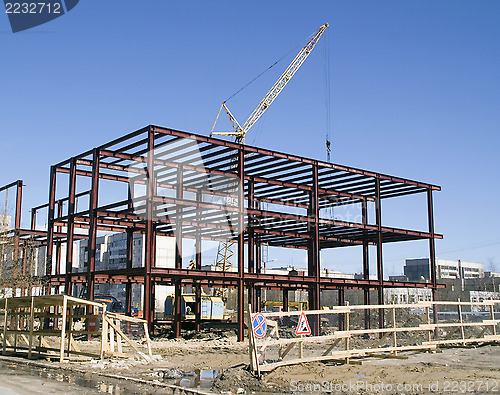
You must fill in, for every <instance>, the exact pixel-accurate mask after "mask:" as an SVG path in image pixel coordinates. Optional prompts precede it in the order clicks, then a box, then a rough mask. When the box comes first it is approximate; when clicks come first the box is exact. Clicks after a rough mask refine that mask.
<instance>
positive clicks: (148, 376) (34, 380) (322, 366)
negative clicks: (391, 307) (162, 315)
mask: <svg viewBox="0 0 500 395" xmlns="http://www.w3.org/2000/svg"><path fill="white" fill-rule="evenodd" d="M81 346H82V348H83V347H87V348H96V349H97V348H98V346H99V342H98V341H97V340H96V341H94V342H91V343H85V344H84V342H82V344H81ZM153 353H154V354H155V355H157V357H156V358H155V359H154V360H153V361H150V362H145V361H142V360H106V361H99V360H90V361H85V362H71V363H64V364H59V363H57V362H46V361H44V362H43V363H44V364H45V365H46V366H47V368H48V370H47V371H51V368H50V367H55V368H62V369H64V370H60V371H59V372H60V374H62V375H63V376H64V377H71V376H72V375H74V376H75V377H77V378H79V379H82V376H84V377H83V382H87V390H88V391H96V390H97V392H105V393H114V394H128V393H176V390H175V388H174V387H159V386H158V385H172V386H175V385H184V386H188V387H195V388H198V389H199V390H200V391H202V392H212V393H218V394H221V393H224V394H226V393H231V392H232V393H247V394H251V393H255V394H262V393H321V392H322V393H327V392H329V393H346V394H371V393H384V394H386V393H387V394H407V393H408V394H426V393H500V346H498V345H478V346H476V347H470V348H463V347H456V348H445V349H441V350H439V352H431V353H424V352H408V353H401V354H400V356H401V357H402V358H397V359H395V358H375V357H371V358H364V359H362V360H358V361H355V363H358V364H353V365H345V364H335V363H333V362H329V363H320V362H318V363H308V364H302V365H294V366H285V367H280V368H278V369H276V370H274V371H273V372H271V373H267V374H264V375H263V376H262V378H261V379H257V378H256V377H255V376H254V375H253V374H251V373H250V372H249V371H248V370H247V369H246V365H248V363H249V358H248V345H247V343H237V342H236V337H235V336H233V335H231V336H225V335H220V336H217V335H215V336H211V337H210V338H207V339H191V340H175V339H158V340H154V341H153ZM5 364H6V362H5V361H4V362H2V366H0V369H1V371H2V379H3V380H2V381H1V382H0V393H2V394H3V393H5V394H18V393H42V392H43V393H69V392H74V393H95V392H81V391H82V388H81V387H82V386H81V385H80V384H81V383H80V384H79V383H78V380H74V379H73V381H72V382H69V381H68V380H67V379H61V378H59V379H58V380H59V384H61V385H64V386H65V387H64V388H60V389H59V390H57V389H56V390H54V388H52V387H51V385H56V384H54V381H56V380H52V382H50V383H48V381H50V380H48V377H47V376H46V375H45V377H44V376H43V375H41V376H40V375H39V376H38V377H36V375H35V376H33V375H32V377H31V379H29V378H28V379H26V377H24V376H23V378H22V380H21V384H22V387H25V388H27V389H28V388H30V390H29V391H26V392H19V391H18V390H19V382H17V383H16V380H15V379H16V377H15V376H16V375H15V374H14V373H13V371H15V370H16V369H14V368H12V367H10V368H9V367H8V365H5ZM19 366H20V365H19ZM33 369H35V368H33ZM36 369H39V368H36ZM61 372H62V373H61ZM25 373H26V372H24V373H23V372H21V373H20V374H21V375H23V374H25ZM106 375H112V376H116V377H130V378H135V379H139V380H141V381H139V382H137V381H136V382H133V381H127V380H118V379H117V380H115V382H114V384H113V383H112V384H111V387H110V386H109V385H110V384H109V380H108V381H106ZM215 376H217V378H215V379H213V377H215ZM85 377H86V379H85ZM89 377H90V379H89ZM52 378H54V377H52ZM56 379H57V377H56ZM9 380H10V381H9ZM85 380H86V381H85ZM18 381H19V380H18ZM70 381H71V380H70ZM80 381H81V380H80ZM89 381H90V382H91V383H92V384H91V385H88V382H89ZM103 383H104V384H103ZM147 383H150V384H158V385H156V386H154V385H147ZM99 385H100V386H101V387H102V388H103V390H100V389H99ZM113 385H114V386H115V387H113ZM68 386H69V387H68ZM90 387H91V388H90ZM42 388H43V390H42ZM117 388H118V389H119V390H117ZM9 391H10V392H9ZM16 391H18V392H16ZM37 391H38V392H37ZM177 392H179V391H177Z"/></svg>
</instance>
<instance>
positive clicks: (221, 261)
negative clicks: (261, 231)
mask: <svg viewBox="0 0 500 395" xmlns="http://www.w3.org/2000/svg"><path fill="white" fill-rule="evenodd" d="M327 27H328V23H325V24H324V25H322V26H321V27H320V28H319V30H318V31H317V32H316V33H314V34H313V35H312V38H311V39H310V40H309V41H308V42H307V44H306V45H305V46H304V47H303V48H302V49H301V50H300V52H299V53H298V54H297V56H295V58H294V59H293V61H292V62H291V63H290V65H289V66H288V67H287V68H286V70H285V71H284V72H283V74H282V75H281V76H280V77H279V78H278V80H277V81H276V82H275V84H274V85H273V86H272V87H271V89H270V90H269V91H268V92H267V94H266V95H265V96H264V98H263V99H262V100H261V102H260V103H259V105H258V106H257V107H256V108H255V110H253V112H252V113H251V114H250V116H249V117H248V119H247V120H246V122H245V123H244V124H243V126H241V125H240V123H239V122H238V121H237V119H236V118H235V117H234V115H233V114H232V113H231V111H230V110H229V108H228V106H227V104H226V102H227V100H226V101H223V102H222V104H221V106H220V108H219V113H218V114H217V117H216V119H215V122H214V125H213V127H212V130H211V132H210V135H211V136H212V135H225V136H233V137H234V138H235V141H236V142H237V143H240V144H245V136H246V133H247V132H248V131H249V130H250V128H251V127H252V126H253V125H254V124H255V123H256V122H257V121H258V120H259V118H260V117H261V116H262V114H264V112H265V111H266V110H267V109H268V108H269V106H270V105H271V104H272V102H273V101H274V100H275V99H276V97H278V95H279V94H280V93H281V91H282V90H283V88H284V87H285V86H286V84H288V82H289V81H290V80H291V78H292V77H293V76H294V74H295V73H296V72H297V70H298V69H299V68H300V66H302V64H303V63H304V62H305V60H306V59H307V57H308V56H309V55H310V54H311V52H312V50H313V49H314V47H315V46H316V44H317V43H318V41H319V39H320V38H321V36H322V34H323V33H324V31H325V29H326V28H327ZM273 66H274V65H273ZM271 67H272V66H271ZM233 96H234V95H233ZM222 109H224V110H225V112H226V114H227V116H228V117H229V121H230V122H231V125H232V127H233V129H234V131H230V132H215V131H214V128H215V125H216V123H217V120H218V119H219V115H220V114H221V111H222ZM235 166H236V164H235ZM234 244H235V241H234V240H228V241H225V242H221V243H220V244H219V247H218V249H217V257H216V261H215V266H216V268H217V269H218V270H221V271H228V270H230V269H231V268H232V262H231V260H232V257H233V255H234ZM219 295H220V296H223V297H224V296H225V294H224V292H222V293H220V292H219Z"/></svg>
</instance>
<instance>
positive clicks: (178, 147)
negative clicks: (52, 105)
mask: <svg viewBox="0 0 500 395" xmlns="http://www.w3.org/2000/svg"><path fill="white" fill-rule="evenodd" d="M50 174H51V176H50V188H49V202H48V204H47V205H43V206H39V207H36V208H34V209H33V210H32V224H31V230H32V232H33V235H35V236H37V237H38V236H39V235H38V233H39V231H35V229H36V223H35V222H36V215H37V212H38V211H39V210H41V209H44V208H47V207H48V226H47V232H46V240H45V243H46V246H47V265H46V275H47V276H48V277H49V278H50V281H51V284H52V286H64V293H66V294H68V295H71V294H72V292H73V289H74V286H75V285H85V286H86V292H87V297H88V298H89V299H92V298H93V295H94V287H95V284H96V283H117V284H126V292H127V302H126V304H127V309H128V310H129V311H130V308H131V306H130V303H131V302H130V301H131V293H132V284H143V285H144V307H143V308H144V317H145V319H146V320H147V321H148V323H149V325H150V330H153V323H154V300H155V298H154V289H155V285H173V286H175V300H176V301H177V302H179V301H180V297H181V290H182V287H183V286H193V287H194V289H195V290H196V294H197V296H198V297H197V311H195V313H196V317H197V320H196V324H197V326H199V322H200V307H199V303H200V299H201V286H210V287H227V288H236V289H237V294H238V302H237V304H238V306H237V315H238V338H239V340H243V336H244V310H245V305H246V303H245V300H244V299H245V290H247V295H248V303H250V305H251V306H252V310H253V311H256V310H258V308H259V306H260V291H261V289H263V288H274V289H281V290H283V306H284V308H285V309H286V307H287V305H288V303H287V301H288V291H290V290H297V289H300V290H305V291H307V292H308V295H309V305H310V308H311V309H313V310H314V309H319V308H320V295H321V291H322V290H333V289H335V290H338V292H339V303H343V294H344V290H345V289H347V288H356V289H362V290H363V291H364V295H365V304H369V303H370V300H369V291H370V290H377V291H378V304H383V289H384V288H385V287H426V288H431V289H432V290H433V295H434V297H435V295H436V289H437V288H438V287H440V285H439V284H437V282H436V273H435V267H434V265H431V272H432V273H431V282H430V283H414V282H402V281H385V280H384V279H383V254H382V248H383V244H384V243H392V242H398V241H408V240H428V242H429V256H430V258H431V262H434V258H435V248H434V241H435V239H440V238H442V236H441V235H439V234H436V233H435V231H434V218H433V191H439V190H440V187H439V186H436V185H431V184H427V183H422V182H418V181H412V180H408V179H403V178H399V177H394V176H389V175H385V174H380V173H375V172H371V171H366V170H360V169H356V168H352V167H347V166H342V165H337V164H331V163H326V162H322V161H318V160H312V159H307V158H303V157H300V156H296V155H289V154H285V153H281V152H276V151H271V150H267V149H262V148H257V147H252V146H247V145H241V144H237V143H232V142H229V141H225V140H220V139H215V138H210V137H206V136H201V135H196V134H192V133H188V132H183V131H178V130H172V129H166V128H163V127H158V126H152V125H150V126H147V127H145V128H143V129H140V130H137V131H135V132H133V133H130V134H128V135H126V136H123V137H121V138H119V139H116V140H114V141H112V142H110V143H107V144H104V145H102V146H100V147H97V148H95V149H93V150H91V151H88V152H85V153H83V154H81V155H78V156H75V157H73V158H70V159H68V160H66V161H64V162H61V163H59V164H57V165H54V166H52V168H51V173H50ZM58 174H66V175H67V177H68V182H67V184H66V183H65V184H64V185H68V187H67V188H68V189H67V191H65V193H64V197H63V198H61V199H57V200H56V191H57V192H58V195H60V189H61V187H59V189H58V182H56V180H57V178H58V177H57V176H58ZM83 179H87V181H85V182H86V184H85V185H87V184H89V185H90V188H89V189H88V190H85V191H82V192H79V193H77V190H78V189H77V181H78V183H80V182H81V181H80V180H82V181H83ZM105 181H106V182H112V183H118V184H120V183H125V184H128V187H127V190H128V193H127V195H128V196H124V198H123V199H117V200H116V201H114V202H113V203H111V204H100V203H99V201H100V199H99V198H100V189H101V184H102V183H103V182H105ZM118 184H117V185H118ZM117 189H118V187H117ZM409 194H425V195H426V199H427V213H428V221H427V222H428V231H414V230H408V229H400V228H393V227H387V226H383V225H382V212H381V201H382V200H383V199H388V198H396V197H400V196H404V195H409ZM82 198H87V199H88V201H89V203H88V207H82V205H81V204H79V205H78V206H79V207H78V208H77V205H76V202H77V200H78V199H82ZM102 200H103V199H102V197H101V201H102ZM345 205H353V207H354V208H356V209H357V210H360V211H361V218H362V220H361V221H360V222H359V223H358V222H348V221H339V220H336V219H332V218H327V215H325V213H324V211H325V210H324V209H328V208H330V207H338V206H345ZM264 207H265V209H264ZM372 207H373V208H374V215H373V216H372V215H370V218H375V221H374V223H370V222H369V220H368V211H369V209H370V208H372ZM17 226H18V224H17V222H16V227H17ZM100 231H111V232H126V233H127V235H128V237H127V263H126V265H124V267H123V269H119V270H105V271H96V270H95V269H96V265H95V262H96V238H97V234H98V232H100ZM137 232H140V233H143V234H145V247H144V248H145V263H144V266H143V267H140V268H133V267H132V264H131V262H132V251H133V243H132V239H133V234H134V233H137ZM157 235H162V236H172V237H176V238H177V240H178V242H177V243H176V245H177V247H176V259H175V268H164V267H157V265H156V264H155V239H156V236H157ZM185 238H191V239H193V240H195V246H196V259H195V262H196V268H195V269H194V270H190V269H187V268H183V267H182V255H183V252H182V242H179V240H182V239H185ZM228 238H229V239H232V240H236V241H237V248H236V251H235V258H236V259H235V261H236V263H237V272H229V271H228V272H220V271H207V270H202V269H201V255H202V252H203V249H202V243H203V242H204V241H206V240H212V241H227V240H228ZM77 239H88V267H87V271H86V272H85V273H73V272H72V269H73V268H72V260H73V248H74V247H73V245H74V241H75V240H77ZM61 243H66V244H67V248H66V260H65V261H66V270H65V274H61V273H62V270H61V268H60V265H61V259H60V257H59V258H58V256H57V254H58V251H57V249H58V246H60V245H61ZM262 245H269V246H275V247H289V248H299V249H304V250H307V255H308V271H307V275H304V276H293V275H271V274H265V273H263V272H262V268H261V259H260V256H261V250H262V248H261V246H262ZM344 246H362V250H363V279H358V280H355V279H344V278H329V277H322V276H321V267H320V251H321V250H324V249H329V248H336V247H344ZM369 246H376V261H377V262H376V263H377V265H376V267H377V279H376V280H375V279H370V276H369ZM245 250H246V251H245ZM59 254H60V252H59ZM175 306H176V309H175V310H176V311H175V318H174V322H173V327H174V330H175V334H176V336H180V330H181V314H180V303H175ZM367 325H368V320H367ZM379 325H381V326H382V325H383V316H382V315H380V316H379ZM313 326H314V325H313ZM314 328H316V329H314ZM314 328H313V330H316V331H317V328H319V323H318V324H317V325H316V326H314Z"/></svg>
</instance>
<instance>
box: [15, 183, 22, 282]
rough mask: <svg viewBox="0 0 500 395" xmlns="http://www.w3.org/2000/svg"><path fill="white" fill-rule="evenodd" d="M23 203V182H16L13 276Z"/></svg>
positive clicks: (16, 259)
mask: <svg viewBox="0 0 500 395" xmlns="http://www.w3.org/2000/svg"><path fill="white" fill-rule="evenodd" d="M22 201H23V182H22V181H21V180H18V181H17V183H16V214H15V222H14V223H15V224H14V271H13V273H14V276H15V274H16V271H17V265H18V264H19V242H20V238H19V231H20V229H21V205H22Z"/></svg>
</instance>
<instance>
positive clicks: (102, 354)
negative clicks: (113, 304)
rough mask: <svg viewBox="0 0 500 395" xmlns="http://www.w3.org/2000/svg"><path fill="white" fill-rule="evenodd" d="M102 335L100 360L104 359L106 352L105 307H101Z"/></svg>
mask: <svg viewBox="0 0 500 395" xmlns="http://www.w3.org/2000/svg"><path fill="white" fill-rule="evenodd" d="M101 321H102V333H101V360H102V359H104V352H106V351H108V350H109V348H108V321H107V317H106V305H104V306H103V309H102V315H101Z"/></svg>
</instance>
